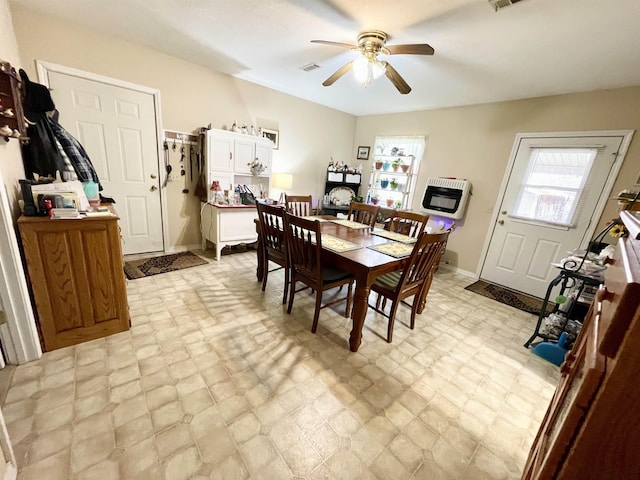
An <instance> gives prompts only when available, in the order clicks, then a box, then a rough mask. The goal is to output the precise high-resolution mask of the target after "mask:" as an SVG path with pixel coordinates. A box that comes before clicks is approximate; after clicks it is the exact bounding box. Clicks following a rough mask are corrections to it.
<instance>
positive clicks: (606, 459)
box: [522, 212, 640, 480]
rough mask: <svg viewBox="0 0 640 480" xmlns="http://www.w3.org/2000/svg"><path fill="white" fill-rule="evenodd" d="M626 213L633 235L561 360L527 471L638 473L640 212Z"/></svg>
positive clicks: (581, 476) (576, 477)
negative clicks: (559, 372) (563, 358)
mask: <svg viewBox="0 0 640 480" xmlns="http://www.w3.org/2000/svg"><path fill="white" fill-rule="evenodd" d="M634 213H636V214H637V213H638V212H634ZM621 218H622V219H623V221H624V223H625V226H626V227H627V229H628V230H629V231H630V235H629V237H627V238H623V239H620V240H619V242H618V245H617V247H616V252H615V256H614V259H613V264H612V265H610V266H609V268H608V269H607V272H606V275H605V283H604V285H603V286H601V287H600V290H599V291H598V293H597V295H596V299H595V301H594V304H593V305H592V307H591V310H590V312H589V314H588V315H587V318H586V320H585V323H584V325H583V328H582V331H581V332H580V335H579V336H578V339H577V340H576V344H575V346H574V348H573V349H572V350H571V351H570V352H569V354H568V355H567V358H566V359H565V362H564V364H563V365H562V367H561V373H562V375H561V378H560V383H559V385H558V387H557V389H556V392H555V394H554V396H553V399H552V400H551V405H550V406H549V409H548V410H547V414H546V416H545V418H544V420H543V422H542V425H541V427H540V430H539V431H538V435H537V437H536V439H535V441H534V444H533V447H532V448H531V452H530V453H529V458H528V460H527V464H526V466H525V470H524V474H523V477H522V478H523V479H545V480H546V479H554V480H556V479H557V480H569V479H571V480H609V479H611V480H614V479H615V480H625V479H640V309H639V308H638V307H639V305H640V219H639V218H640V216H638V215H634V214H630V213H629V212H622V213H621Z"/></svg>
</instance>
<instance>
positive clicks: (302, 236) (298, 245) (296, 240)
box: [284, 213, 355, 333]
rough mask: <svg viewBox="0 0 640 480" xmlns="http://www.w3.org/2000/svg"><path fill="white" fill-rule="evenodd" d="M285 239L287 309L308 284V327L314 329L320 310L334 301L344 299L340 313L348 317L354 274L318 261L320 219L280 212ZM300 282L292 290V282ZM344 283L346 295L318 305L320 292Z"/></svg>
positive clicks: (319, 251) (294, 284) (289, 309)
mask: <svg viewBox="0 0 640 480" xmlns="http://www.w3.org/2000/svg"><path fill="white" fill-rule="evenodd" d="M284 231H285V243H286V245H287V252H288V255H289V257H288V258H289V265H290V266H291V279H290V284H289V305H288V307H287V313H291V309H292V307H293V300H294V297H295V294H296V293H297V292H299V291H300V290H304V289H305V288H307V287H309V288H311V289H312V290H313V291H315V294H316V304H315V311H314V315H313V324H312V326H311V331H312V332H313V333H315V332H316V329H317V328H318V318H319V316H320V310H321V309H322V308H325V307H330V306H332V305H335V304H336V303H339V302H343V301H345V300H346V301H347V307H346V309H345V313H344V316H345V318H349V313H350V311H351V295H352V287H353V282H354V280H355V277H354V276H353V274H351V273H349V272H346V271H344V270H342V269H339V268H336V267H334V266H332V265H326V264H323V263H322V234H321V229H320V222H318V221H316V220H309V219H306V218H302V217H297V216H295V215H291V214H290V213H285V214H284ZM297 282H302V283H303V284H304V285H305V287H303V288H301V289H300V290H296V283H297ZM344 285H348V290H347V296H346V297H342V298H337V299H334V300H332V301H330V302H327V303H325V304H324V305H322V295H323V293H324V292H326V291H327V290H331V289H332V288H335V287H342V286H344Z"/></svg>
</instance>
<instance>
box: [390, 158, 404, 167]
mask: <svg viewBox="0 0 640 480" xmlns="http://www.w3.org/2000/svg"><path fill="white" fill-rule="evenodd" d="M400 165H404V161H403V160H402V159H401V158H396V159H395V160H394V161H393V162H391V166H392V167H393V169H394V170H397V169H398V167H400Z"/></svg>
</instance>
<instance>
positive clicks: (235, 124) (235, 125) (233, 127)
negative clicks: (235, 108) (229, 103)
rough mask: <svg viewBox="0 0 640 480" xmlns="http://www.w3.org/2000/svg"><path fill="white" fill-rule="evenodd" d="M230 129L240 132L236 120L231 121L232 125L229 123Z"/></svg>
mask: <svg viewBox="0 0 640 480" xmlns="http://www.w3.org/2000/svg"><path fill="white" fill-rule="evenodd" d="M231 131H232V132H236V133H240V127H239V126H238V122H233V125H231Z"/></svg>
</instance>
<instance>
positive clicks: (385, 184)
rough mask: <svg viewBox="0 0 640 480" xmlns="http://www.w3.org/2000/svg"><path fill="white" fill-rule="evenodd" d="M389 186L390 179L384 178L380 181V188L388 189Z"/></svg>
mask: <svg viewBox="0 0 640 480" xmlns="http://www.w3.org/2000/svg"><path fill="white" fill-rule="evenodd" d="M388 186H389V179H388V178H383V179H381V180H380V188H387V187H388Z"/></svg>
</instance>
